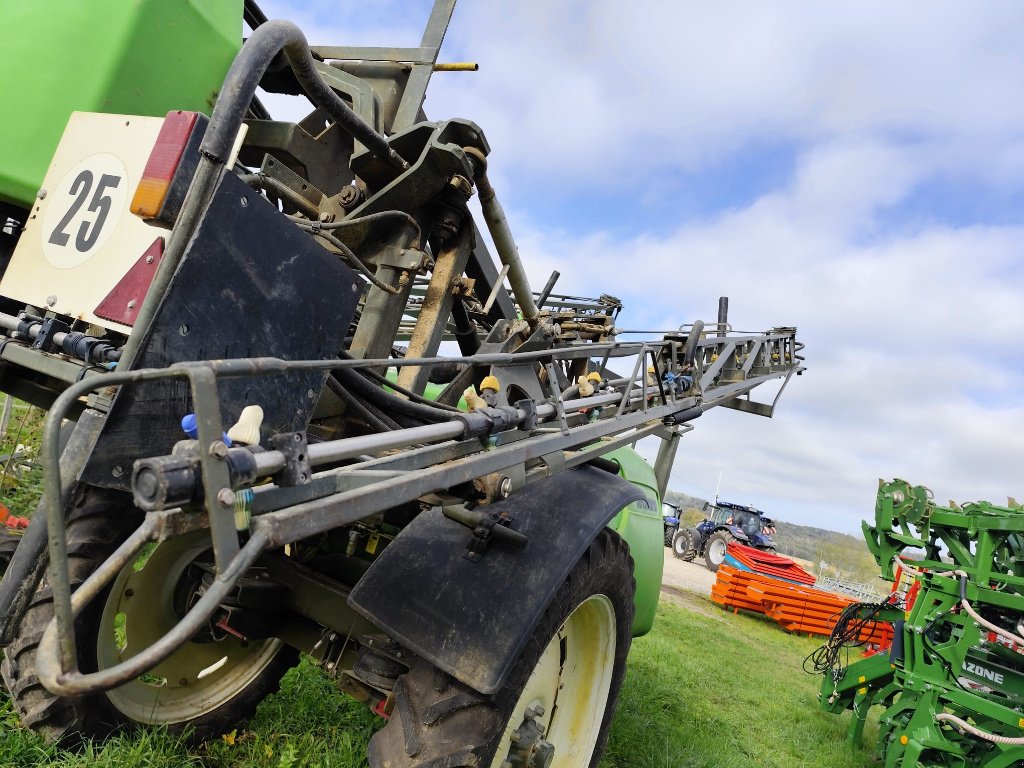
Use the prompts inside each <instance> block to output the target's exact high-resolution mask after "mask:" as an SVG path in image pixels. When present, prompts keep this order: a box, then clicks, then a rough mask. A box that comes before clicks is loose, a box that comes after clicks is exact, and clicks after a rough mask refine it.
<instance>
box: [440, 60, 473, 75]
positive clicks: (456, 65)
mask: <svg viewBox="0 0 1024 768" xmlns="http://www.w3.org/2000/svg"><path fill="white" fill-rule="evenodd" d="M478 69H480V65H479V64H477V63H476V62H475V61H450V62H447V63H437V64H435V65H434V71H435V72H476V71H477V70H478Z"/></svg>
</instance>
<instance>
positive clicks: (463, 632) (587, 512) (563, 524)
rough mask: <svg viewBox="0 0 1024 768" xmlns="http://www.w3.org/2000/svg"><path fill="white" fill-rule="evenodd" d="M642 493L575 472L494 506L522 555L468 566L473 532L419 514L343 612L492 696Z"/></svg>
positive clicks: (490, 554)
mask: <svg viewBox="0 0 1024 768" xmlns="http://www.w3.org/2000/svg"><path fill="white" fill-rule="evenodd" d="M643 497H644V495H643V493H642V491H641V490H640V489H639V488H637V487H636V486H634V485H632V484H631V483H629V482H627V481H625V480H623V479H622V478H620V477H618V476H616V475H612V474H609V473H607V472H603V471H601V470H599V469H595V468H593V467H588V466H582V467H579V468H577V469H573V470H569V471H567V472H561V473H559V474H557V475H555V476H553V477H550V478H547V479H545V480H541V481H538V482H536V483H534V484H533V485H530V486H527V487H526V488H524V489H523V490H521V491H519V492H518V493H516V494H514V495H513V496H512V497H510V498H509V499H506V500H505V501H501V502H498V503H496V504H494V505H492V508H493V509H494V510H495V511H500V512H505V513H507V514H508V515H509V517H510V518H511V519H512V523H511V526H510V527H511V528H513V529H514V530H516V531H519V532H520V533H522V534H524V535H525V536H526V537H527V538H528V542H527V544H526V546H525V547H524V548H523V549H521V550H513V549H510V548H507V547H505V546H502V545H501V544H492V545H491V546H490V548H489V549H488V551H487V552H486V554H485V555H484V556H483V557H482V558H481V559H480V560H479V562H473V561H472V560H470V559H468V558H466V557H464V554H465V553H466V551H467V549H466V547H467V545H468V544H469V542H470V539H471V538H472V533H471V532H470V530H469V529H467V528H466V527H465V526H463V525H460V524H459V523H456V522H454V521H452V520H449V519H448V518H446V517H444V516H443V515H442V514H441V512H440V510H439V509H436V508H435V509H432V510H430V511H428V512H424V513H423V514H421V515H419V516H418V517H417V518H416V519H415V520H414V521H413V522H412V523H411V524H410V525H409V526H408V527H407V528H406V529H405V530H404V531H402V533H401V534H400V535H399V536H398V537H397V538H396V539H395V540H394V541H393V542H392V543H391V544H390V545H389V546H388V547H387V549H385V550H384V552H383V553H382V554H381V556H380V557H378V558H377V560H376V562H374V564H373V566H371V567H370V569H369V570H368V571H367V572H366V574H365V575H364V576H363V578H362V579H360V581H359V583H358V584H356V586H355V589H353V590H352V593H351V594H350V595H349V599H348V602H349V605H351V606H352V607H353V608H354V609H355V610H357V611H358V612H359V613H361V614H362V615H364V616H365V617H366V618H368V619H369V620H370V621H371V622H373V623H374V624H375V625H376V626H378V627H380V628H381V629H382V630H384V631H385V632H387V633H388V634H389V635H390V636H391V637H393V638H394V639H395V640H397V641H398V642H399V643H401V644H402V645H404V646H405V647H406V648H408V649H409V650H411V651H413V652H415V653H416V654H418V655H419V656H421V657H422V658H424V659H426V660H427V661H429V662H430V663H431V664H433V665H434V666H435V667H438V668H440V669H442V670H444V671H445V672H447V673H448V674H450V675H451V676H452V677H454V678H456V679H457V680H459V681H461V682H463V683H465V684H466V685H468V686H470V687H471V688H474V689H475V690H477V691H480V692H481V693H484V694H490V693H494V692H495V691H497V690H498V689H499V688H500V687H501V685H502V683H503V682H504V680H505V677H506V676H507V675H508V673H509V671H510V670H511V668H512V665H513V664H514V663H515V661H516V659H517V658H519V654H520V652H521V651H522V649H523V646H524V645H525V644H526V641H527V639H528V638H529V637H530V633H531V632H532V631H533V628H534V626H535V625H536V624H537V622H538V621H539V620H540V617H541V615H542V614H543V612H544V610H545V608H547V606H548V604H549V603H550V602H551V600H552V598H553V597H554V595H555V592H556V591H557V590H558V587H559V586H560V585H561V584H562V582H563V581H564V580H565V577H566V576H567V575H568V573H569V571H570V570H571V569H572V567H573V565H575V564H576V562H577V561H578V560H579V558H580V557H582V555H583V553H584V552H585V551H586V549H587V547H588V546H589V545H590V542H592V541H593V540H594V538H595V537H596V536H597V534H598V533H600V531H601V529H602V528H604V526H605V525H606V524H607V523H608V521H610V520H611V519H612V518H613V517H615V515H616V514H617V513H618V512H619V510H621V509H622V508H623V507H625V506H626V505H627V504H629V503H630V502H632V501H635V500H637V499H641V498H643Z"/></svg>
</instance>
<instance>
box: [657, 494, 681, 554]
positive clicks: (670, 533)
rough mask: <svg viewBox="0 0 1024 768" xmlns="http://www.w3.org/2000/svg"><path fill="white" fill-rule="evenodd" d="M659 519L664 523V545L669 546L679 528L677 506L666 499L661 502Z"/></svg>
mask: <svg viewBox="0 0 1024 768" xmlns="http://www.w3.org/2000/svg"><path fill="white" fill-rule="evenodd" d="M661 519H662V521H663V522H664V524H665V546H666V547H671V546H672V540H673V539H674V538H675V536H676V532H677V531H678V530H679V507H677V506H676V505H675V504H672V503H670V502H667V501H663V502H661Z"/></svg>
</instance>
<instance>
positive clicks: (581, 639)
mask: <svg viewBox="0 0 1024 768" xmlns="http://www.w3.org/2000/svg"><path fill="white" fill-rule="evenodd" d="M615 628H616V623H615V609H614V607H613V606H612V602H611V600H609V599H608V598H607V597H605V596H604V595H593V596H591V597H589V598H587V599H586V600H584V601H583V602H582V603H580V604H579V605H578V606H577V607H576V609H575V610H574V611H573V612H572V613H571V614H570V615H569V617H568V618H567V619H566V620H565V623H564V624H563V625H562V626H561V628H560V629H559V630H558V632H556V633H555V635H554V637H552V638H551V640H550V641H549V642H548V644H547V646H546V647H545V649H544V652H543V653H542V654H541V657H540V659H539V661H538V662H537V666H536V667H534V670H533V672H532V673H531V674H530V678H529V679H528V680H527V681H526V685H525V686H524V687H523V692H522V694H521V695H520V696H519V700H518V701H517V702H516V705H515V707H514V708H513V709H512V714H511V716H510V717H509V719H508V722H507V723H506V724H505V728H504V731H503V732H502V735H501V741H500V742H499V743H498V750H497V752H496V753H495V758H494V761H493V762H492V763H491V768H501V765H502V763H503V762H504V761H505V760H508V758H509V754H510V750H511V749H512V748H513V746H514V745H513V741H512V737H513V733H514V732H515V731H516V730H517V729H519V728H520V727H521V725H522V724H523V723H524V721H526V720H527V719H528V711H529V710H535V708H536V707H540V708H542V710H543V714H542V715H539V716H537V717H536V718H535V722H537V724H538V725H540V726H541V727H542V728H543V729H544V735H543V736H542V738H543V739H544V740H546V741H548V742H550V743H551V745H553V747H554V758H553V760H552V761H551V763H550V768H587V766H589V765H590V759H591V757H593V754H594V747H595V743H596V741H597V738H598V735H599V734H600V732H601V723H602V721H603V720H604V714H605V709H606V708H607V704H608V692H609V690H610V688H611V682H612V674H613V671H614V666H615ZM535 711H536V710H535Z"/></svg>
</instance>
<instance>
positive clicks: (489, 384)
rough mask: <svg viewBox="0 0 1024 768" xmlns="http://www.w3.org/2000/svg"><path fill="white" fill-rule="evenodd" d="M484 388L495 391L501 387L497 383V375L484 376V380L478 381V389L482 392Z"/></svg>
mask: <svg viewBox="0 0 1024 768" xmlns="http://www.w3.org/2000/svg"><path fill="white" fill-rule="evenodd" d="M485 389H489V390H491V391H492V392H497V391H498V390H499V389H501V385H500V384H499V383H498V377H497V376H485V377H484V380H483V381H481V382H480V391H481V392H483V391H484V390H485Z"/></svg>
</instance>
